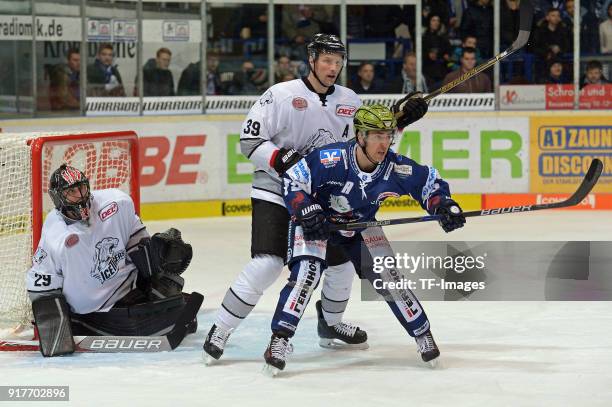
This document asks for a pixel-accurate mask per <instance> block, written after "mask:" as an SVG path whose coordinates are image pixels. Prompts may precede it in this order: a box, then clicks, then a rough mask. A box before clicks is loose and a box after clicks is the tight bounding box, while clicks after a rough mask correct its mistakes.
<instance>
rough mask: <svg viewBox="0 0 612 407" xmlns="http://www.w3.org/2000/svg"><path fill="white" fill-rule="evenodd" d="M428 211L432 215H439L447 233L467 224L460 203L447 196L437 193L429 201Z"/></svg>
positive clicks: (441, 224)
mask: <svg viewBox="0 0 612 407" xmlns="http://www.w3.org/2000/svg"><path fill="white" fill-rule="evenodd" d="M427 207H428V212H429V213H430V214H432V215H439V216H440V220H439V221H438V222H439V223H440V226H442V229H444V231H445V232H446V233H448V232H452V231H453V230H455V229H459V228H462V227H463V225H465V216H463V210H462V209H461V207H460V206H459V204H458V203H457V202H455V201H453V200H452V199H451V198H449V197H446V196H440V195H436V196H433V197H431V198H429V201H427Z"/></svg>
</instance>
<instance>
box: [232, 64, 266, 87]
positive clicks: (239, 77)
mask: <svg viewBox="0 0 612 407" xmlns="http://www.w3.org/2000/svg"><path fill="white" fill-rule="evenodd" d="M266 79H267V73H266V71H265V69H255V65H254V64H253V62H251V61H244V62H243V63H242V68H241V70H240V72H236V73H235V74H234V78H233V80H232V83H231V85H230V87H229V94H230V95H256V94H258V93H259V92H261V90H262V88H263V87H265V86H266Z"/></svg>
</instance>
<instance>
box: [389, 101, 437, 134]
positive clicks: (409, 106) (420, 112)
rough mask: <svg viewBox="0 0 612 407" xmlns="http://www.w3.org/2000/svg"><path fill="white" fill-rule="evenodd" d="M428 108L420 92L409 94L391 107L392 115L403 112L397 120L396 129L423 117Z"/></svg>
mask: <svg viewBox="0 0 612 407" xmlns="http://www.w3.org/2000/svg"><path fill="white" fill-rule="evenodd" d="M428 108H429V106H428V105H427V102H425V99H423V96H422V94H421V92H411V93H409V94H408V96H405V97H404V98H402V99H400V100H399V101H398V102H397V103H395V104H394V105H393V106H392V107H391V111H393V113H397V112H400V111H401V112H403V114H402V115H401V116H400V117H399V118H398V119H397V127H399V128H400V129H403V128H404V127H406V126H408V125H409V124H412V123H414V122H416V121H417V120H419V119H420V118H421V117H423V116H425V113H427V109H428Z"/></svg>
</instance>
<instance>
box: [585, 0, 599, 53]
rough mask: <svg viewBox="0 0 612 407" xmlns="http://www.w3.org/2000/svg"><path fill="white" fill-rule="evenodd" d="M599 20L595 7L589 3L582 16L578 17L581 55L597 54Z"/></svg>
mask: <svg viewBox="0 0 612 407" xmlns="http://www.w3.org/2000/svg"><path fill="white" fill-rule="evenodd" d="M598 26H599V18H598V17H597V13H596V12H595V6H594V5H593V4H592V3H591V4H589V5H588V7H587V11H586V13H585V14H584V15H582V14H581V15H580V52H581V53H583V54H598V53H600V52H601V48H600V46H599V30H598Z"/></svg>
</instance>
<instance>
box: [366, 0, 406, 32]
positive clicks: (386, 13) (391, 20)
mask: <svg viewBox="0 0 612 407" xmlns="http://www.w3.org/2000/svg"><path fill="white" fill-rule="evenodd" d="M400 13H401V9H400V7H399V6H391V5H382V4H376V5H371V6H365V16H366V18H365V19H364V21H363V22H364V26H365V27H364V28H365V36H366V37H367V38H393V37H395V27H397V26H398V25H399V24H400V17H401V16H400Z"/></svg>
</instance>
